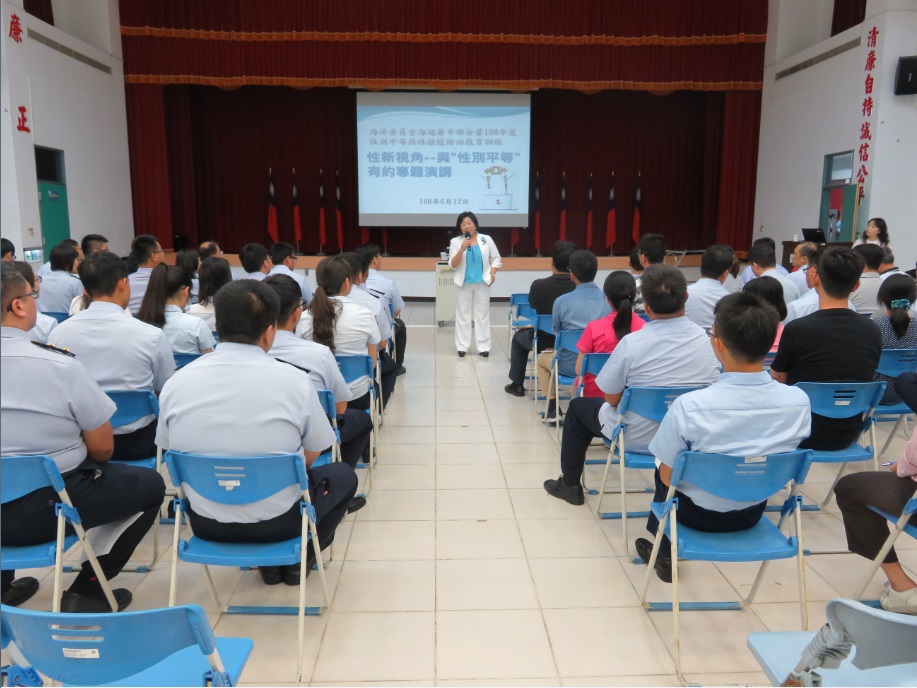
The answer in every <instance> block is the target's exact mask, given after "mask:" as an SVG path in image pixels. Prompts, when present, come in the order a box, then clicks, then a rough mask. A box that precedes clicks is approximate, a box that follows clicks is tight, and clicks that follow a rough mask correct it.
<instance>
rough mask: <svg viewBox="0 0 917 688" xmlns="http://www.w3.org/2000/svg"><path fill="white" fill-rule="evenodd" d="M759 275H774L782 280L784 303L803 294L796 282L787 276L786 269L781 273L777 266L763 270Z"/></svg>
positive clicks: (776, 278) (779, 280)
mask: <svg viewBox="0 0 917 688" xmlns="http://www.w3.org/2000/svg"><path fill="white" fill-rule="evenodd" d="M758 277H773V278H774V279H775V280H777V281H778V282H780V286H782V287H783V302H784V303H789V302H790V301H795V300H796V299H798V298H799V297H800V296H801V294H800V293H799V288H798V287H797V286H796V283H795V282H793V280H791V279H790V278H789V277H788V276H787V274H786V270H784V271H783V273H781V272H780V271H779V270H777V269H776V268H771V269H770V270H765V271H764V272H762V273H761V274H760V275H758Z"/></svg>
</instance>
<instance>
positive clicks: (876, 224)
mask: <svg viewBox="0 0 917 688" xmlns="http://www.w3.org/2000/svg"><path fill="white" fill-rule="evenodd" d="M862 244H876V245H877V246H889V245H890V241H889V238H888V225H887V224H886V223H885V220H883V219H882V218H881V217H874V218H872V219H871V220H870V221H869V222H867V223H866V229H864V230H863V233H862V234H861V235H860V238H859V239H857V240H856V241H854V242H853V245H854V246H860V245H862Z"/></svg>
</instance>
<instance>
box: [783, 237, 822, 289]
mask: <svg viewBox="0 0 917 688" xmlns="http://www.w3.org/2000/svg"><path fill="white" fill-rule="evenodd" d="M817 250H818V244H816V243H815V242H814V241H804V242H802V243H801V244H796V248H794V249H793V257H792V258H791V260H792V262H793V267H794V268H796V269H795V270H794V271H793V272H791V273H790V274H789V275H787V277H789V278H790V279H791V280H793V284H795V285H796V288H797V289H798V290H799V296H800V297H802V296H805V294H806V292H808V291H809V289H811V287H810V286H809V284H808V282H806V271H808V269H809V265H810V264H811V262H812V256H814V255H815V252H816V251H817Z"/></svg>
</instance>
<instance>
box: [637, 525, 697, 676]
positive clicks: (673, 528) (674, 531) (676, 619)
mask: <svg viewBox="0 0 917 688" xmlns="http://www.w3.org/2000/svg"><path fill="white" fill-rule="evenodd" d="M670 513H671V515H672V517H671V519H669V524H670V525H669V530H670V533H671V535H670V538H669V539H670V540H671V542H672V626H673V630H674V632H675V634H674V636H673V637H674V639H675V675H676V676H678V680H679V681H681V685H683V686H687V685H688V681H687V679H686V678H685V676H684V673H682V668H681V618H680V616H679V610H680V606H681V605H680V603H679V598H678V517H677V515H676V513H675V509H674V508H673V510H672V511H671V512H670ZM664 532H665V530H664V529H663V528H662V527H660V529H659V530H658V531H657V535H656V541H657V543H658V542H659V540H660V536H659V534H658V533H664ZM656 554H658V547H656V546H654V547H653V555H654V557H653V559H654V561H653V562H652V564H650V565H649V566H648V567H647V569H648V570H647V573H652V572H653V571H654V567H655V565H656V562H655V555H656Z"/></svg>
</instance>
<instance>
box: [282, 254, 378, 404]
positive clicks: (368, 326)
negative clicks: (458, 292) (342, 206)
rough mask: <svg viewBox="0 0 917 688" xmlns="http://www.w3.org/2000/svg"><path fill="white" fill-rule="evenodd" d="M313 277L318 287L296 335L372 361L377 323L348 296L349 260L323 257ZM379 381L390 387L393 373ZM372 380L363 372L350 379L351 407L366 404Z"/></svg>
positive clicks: (341, 354)
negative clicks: (366, 356) (369, 357)
mask: <svg viewBox="0 0 917 688" xmlns="http://www.w3.org/2000/svg"><path fill="white" fill-rule="evenodd" d="M315 281H316V282H317V283H318V288H317V289H316V290H315V296H314V297H313V299H312V301H311V302H309V305H308V307H307V308H306V309H305V310H304V311H303V313H302V318H301V319H300V321H299V327H298V328H297V331H298V333H299V336H300V337H302V338H303V339H311V340H312V341H313V342H318V343H319V344H324V345H325V346H327V347H328V348H329V349H331V351H332V353H334V355H336V356H365V355H367V354H369V356H371V357H372V359H373V365H375V363H376V360H377V358H378V353H379V348H378V346H377V345H378V344H379V341H380V335H379V326H378V325H376V319H375V318H374V317H373V314H372V313H370V312H369V311H368V310H367V309H366V308H364V307H363V306H361V305H359V304H356V303H353V302H351V301H348V300H347V295H348V294H349V293H350V290H351V289H352V288H353V287H352V284H351V281H350V263H348V262H347V261H346V260H344V259H343V258H340V257H339V256H328V257H327V258H323V259H322V261H321V262H320V263H319V264H318V267H317V268H316V269H315ZM382 382H383V391H384V389H385V388H386V387H387V386H388V384H390V385H391V388H394V386H395V381H394V378H393V377H392V376H389V380H383V381H382ZM371 384H373V381H372V380H371V379H370V378H369V377H366V376H364V377H361V378H359V379H357V380H353V381H351V382H350V384H349V387H350V391H351V392H352V393H353V399H352V400H351V401H350V402H349V404H348V406H349V407H350V408H355V409H368V408H369V404H370V394H369V386H370V385H371ZM389 393H391V389H389ZM385 401H387V398H386V399H385Z"/></svg>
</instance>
